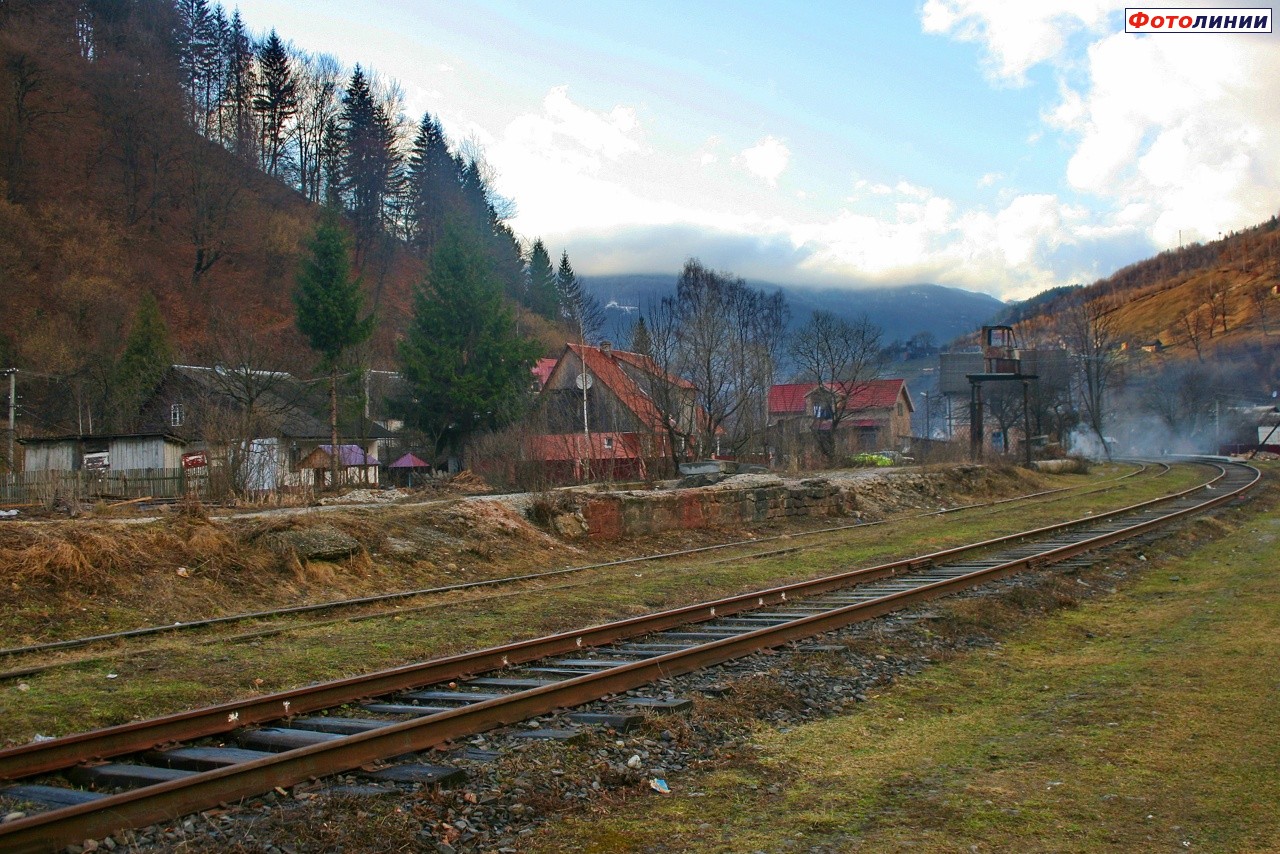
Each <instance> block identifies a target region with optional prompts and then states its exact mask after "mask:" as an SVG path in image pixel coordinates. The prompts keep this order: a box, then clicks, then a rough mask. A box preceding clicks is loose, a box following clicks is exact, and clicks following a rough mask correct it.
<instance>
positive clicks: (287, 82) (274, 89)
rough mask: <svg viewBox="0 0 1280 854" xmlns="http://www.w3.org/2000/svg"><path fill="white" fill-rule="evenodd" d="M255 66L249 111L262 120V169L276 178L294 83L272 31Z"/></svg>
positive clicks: (293, 107)
mask: <svg viewBox="0 0 1280 854" xmlns="http://www.w3.org/2000/svg"><path fill="white" fill-rule="evenodd" d="M258 65H259V67H260V68H261V69H262V73H261V77H260V80H259V82H258V91H257V94H256V95H254V97H253V109H254V110H255V111H256V112H257V113H258V115H259V116H261V120H262V168H263V170H264V171H265V172H266V173H267V174H268V175H276V174H278V173H279V170H280V160H281V157H282V155H283V154H284V149H285V144H286V143H287V142H288V139H289V131H288V128H289V122H290V120H292V119H293V117H294V115H295V114H297V112H298V84H297V81H296V80H294V77H293V68H292V67H291V65H290V62H289V52H288V51H287V50H285V47H284V42H282V41H280V37H279V36H278V35H276V31H275V30H272V31H271V35H269V36H267V40H266V42H265V43H264V44H263V45H262V50H261V51H260V52H259V53H258Z"/></svg>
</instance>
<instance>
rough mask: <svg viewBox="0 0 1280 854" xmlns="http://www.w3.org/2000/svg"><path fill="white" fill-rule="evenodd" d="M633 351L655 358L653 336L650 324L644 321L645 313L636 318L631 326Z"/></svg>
mask: <svg viewBox="0 0 1280 854" xmlns="http://www.w3.org/2000/svg"><path fill="white" fill-rule="evenodd" d="M631 352H632V353H639V354H640V355H641V356H648V357H649V358H650V359H652V358H653V337H652V336H651V335H650V334H649V326H648V324H646V323H645V322H644V315H641V316H640V317H638V318H637V319H636V323H635V325H634V326H632V327H631Z"/></svg>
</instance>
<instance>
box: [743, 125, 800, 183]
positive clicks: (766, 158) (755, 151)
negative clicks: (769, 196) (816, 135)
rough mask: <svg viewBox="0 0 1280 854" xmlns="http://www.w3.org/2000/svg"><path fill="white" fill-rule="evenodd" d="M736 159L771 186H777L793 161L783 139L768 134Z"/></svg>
mask: <svg viewBox="0 0 1280 854" xmlns="http://www.w3.org/2000/svg"><path fill="white" fill-rule="evenodd" d="M734 159H735V161H740V162H741V163H742V165H743V166H744V167H745V168H746V170H747V171H748V172H750V173H752V174H753V175H756V176H758V177H760V178H763V179H764V181H765V183H767V184H768V185H769V186H770V187H776V186H777V185H778V178H779V177H780V176H781V175H782V173H783V172H785V171H786V170H787V166H788V164H789V163H790V162H791V151H790V149H788V148H787V146H786V145H785V144H784V143H783V142H782V140H780V139H777V138H775V137H772V136H766V137H765V138H764V139H762V140H760V141H759V142H758V143H756V144H755V145H753V146H752V147H751V148H748V149H745V150H744V151H743V152H742V153H741V154H740V155H738V157H736V158H734Z"/></svg>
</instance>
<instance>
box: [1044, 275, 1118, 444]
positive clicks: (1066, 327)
mask: <svg viewBox="0 0 1280 854" xmlns="http://www.w3.org/2000/svg"><path fill="white" fill-rule="evenodd" d="M1059 323H1060V324H1061V330H1062V338H1063V340H1064V341H1065V342H1066V343H1067V346H1068V347H1069V348H1070V349H1071V350H1072V352H1073V353H1074V354H1075V357H1076V359H1077V360H1078V362H1079V364H1078V365H1077V367H1076V371H1075V375H1074V385H1075V386H1076V390H1077V395H1076V400H1077V401H1078V402H1079V404H1080V410H1081V414H1082V415H1083V416H1084V421H1085V422H1086V423H1087V424H1088V425H1089V429H1090V430H1092V431H1093V433H1094V434H1095V435H1096V436H1097V437H1098V441H1099V442H1101V443H1102V444H1103V447H1104V448H1106V439H1105V438H1104V433H1103V430H1104V428H1105V427H1106V423H1107V403H1108V401H1109V397H1110V393H1111V391H1112V387H1113V386H1114V385H1115V384H1116V382H1117V380H1118V379H1119V371H1120V341H1121V339H1120V331H1119V325H1118V323H1117V321H1116V316H1115V308H1114V306H1113V305H1111V304H1110V303H1109V302H1108V301H1106V300H1104V299H1093V300H1090V299H1087V298H1086V297H1084V296H1077V297H1076V298H1075V299H1074V300H1072V302H1071V303H1070V304H1068V305H1067V306H1066V307H1064V309H1063V311H1062V313H1061V314H1060V315H1059ZM1106 451H1107V454H1108V455H1110V453H1111V449H1110V448H1106Z"/></svg>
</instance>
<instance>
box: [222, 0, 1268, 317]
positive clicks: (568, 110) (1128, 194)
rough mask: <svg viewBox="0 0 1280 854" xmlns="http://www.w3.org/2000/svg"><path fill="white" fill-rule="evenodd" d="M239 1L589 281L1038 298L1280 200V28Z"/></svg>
mask: <svg viewBox="0 0 1280 854" xmlns="http://www.w3.org/2000/svg"><path fill="white" fill-rule="evenodd" d="M239 8H240V10H241V14H242V16H243V17H244V19H245V21H246V23H247V24H248V25H249V26H250V27H251V28H252V29H253V30H254V31H257V32H262V31H265V30H267V29H269V28H271V27H275V28H276V29H277V30H278V31H279V33H280V35H281V36H282V37H284V38H286V39H289V40H291V41H293V42H294V43H295V44H296V45H297V46H298V47H300V48H302V49H305V50H307V51H311V52H315V53H322V52H323V53H330V54H333V55H334V56H336V57H337V58H338V59H339V60H340V61H341V62H343V63H344V64H345V65H347V66H348V67H350V66H352V65H354V64H355V63H357V62H359V63H361V64H362V65H363V66H364V67H366V68H373V69H375V70H377V71H378V72H380V73H381V74H383V75H385V76H387V77H390V78H394V79H396V80H397V81H399V83H400V84H401V86H402V87H403V89H404V92H405V107H406V118H407V119H408V120H409V121H416V120H417V119H418V118H419V117H420V116H421V113H422V112H423V111H424V110H429V111H430V112H432V113H433V114H436V115H438V116H439V117H440V118H441V120H442V122H443V124H444V126H445V129H446V131H447V132H448V133H449V134H450V136H451V137H452V138H453V139H454V140H455V141H458V142H461V141H463V140H470V141H471V142H472V144H478V145H479V146H480V147H481V148H482V149H483V151H484V155H485V158H486V160H487V161H488V163H489V165H490V166H491V167H492V169H493V170H494V173H493V174H494V183H495V185H496V187H497V189H498V190H499V191H500V192H501V193H503V194H504V195H506V196H508V197H510V198H513V199H514V201H515V203H516V210H517V213H516V216H515V218H514V219H513V220H512V226H513V227H514V228H515V229H516V231H517V232H518V233H519V234H521V235H522V236H524V237H526V238H529V239H532V238H534V237H542V238H543V239H544V240H545V241H546V242H547V243H548V245H549V246H550V247H551V249H552V250H553V252H555V253H557V254H558V250H559V249H561V248H563V249H567V250H568V252H569V254H570V258H571V259H572V260H573V262H574V265H575V268H576V269H578V270H579V272H583V273H620V272H667V271H670V272H675V271H676V270H678V269H679V267H680V265H681V263H682V262H683V260H684V259H685V258H687V257H690V256H696V257H699V258H701V259H702V260H703V261H704V262H705V263H707V264H710V265H712V266H715V267H718V268H721V269H726V270H730V271H732V272H735V273H737V274H739V275H743V276H747V277H748V278H760V279H769V280H772V281H777V282H783V283H792V282H794V283H813V284H823V285H838V286H848V287H857V286H860V285H866V284H898V283H903V284H905V283H912V282H926V281H927V282H937V283H940V284H947V285H955V286H959V287H966V288H970V289H973V290H982V291H986V292H988V293H992V294H995V295H997V296H1000V297H1003V298H1021V297H1025V296H1029V295H1030V294H1032V293H1035V292H1037V291H1039V290H1042V289H1044V288H1047V287H1053V286H1057V285H1061V284H1068V283H1072V282H1088V281H1092V280H1093V279H1096V278H1098V277H1100V276H1104V275H1107V274H1109V273H1110V272H1112V271H1114V270H1115V269H1116V268H1118V267H1120V266H1123V265H1124V264H1127V263H1130V262H1132V261H1135V260H1138V259H1140V258H1143V257H1147V256H1148V255H1150V254H1153V253H1154V252H1156V251H1159V250H1160V249H1164V248H1169V247H1172V246H1176V245H1178V241H1179V239H1181V240H1183V241H1191V240H1210V239H1214V238H1216V237H1217V236H1218V235H1219V234H1220V233H1221V232H1224V231H1230V230H1232V229H1236V228H1242V227H1246V226H1248V225H1251V224H1254V223H1256V222H1258V221H1261V220H1262V219H1265V218H1266V217H1268V216H1271V215H1273V214H1274V213H1275V212H1276V211H1277V209H1278V208H1280V156H1278V155H1280V143H1278V142H1277V140H1278V139H1280V73H1278V72H1280V50H1277V48H1278V47H1280V45H1278V44H1277V41H1276V38H1277V37H1276V36H1275V35H1259V34H1238V35H1237V34H1232V35H1193V34H1176V35H1175V34H1160V35H1143V36H1133V35H1126V34H1125V33H1124V24H1123V8H1124V7H1123V5H1121V4H1116V3H1111V2H1105V1H1104V0H1036V2H1026V1H1025V0H1023V1H1022V2H1020V0H1002V1H1001V2H997V0H927V2H924V3H883V2H881V3H870V2H865V3H864V2H852V1H850V2H829V3H828V2H795V0H792V2H780V0H779V2H687V0H686V2H683V3H674V2H643V3H621V2H554V0H544V2H538V3H533V2H434V0H414V2H377V3H369V2H352V0H346V2H332V0H319V2H317V0H311V2H305V3H303V2H290V0H245V2H241V3H240V4H239ZM1273 29H1274V26H1273Z"/></svg>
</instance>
